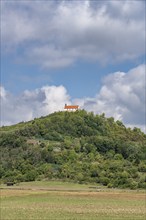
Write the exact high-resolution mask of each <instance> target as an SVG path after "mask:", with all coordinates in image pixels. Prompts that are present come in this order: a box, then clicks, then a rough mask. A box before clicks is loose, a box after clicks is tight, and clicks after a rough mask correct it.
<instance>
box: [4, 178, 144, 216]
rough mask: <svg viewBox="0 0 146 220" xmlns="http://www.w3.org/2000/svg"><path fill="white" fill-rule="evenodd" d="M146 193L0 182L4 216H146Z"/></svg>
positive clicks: (47, 184) (51, 182) (78, 186)
mask: <svg viewBox="0 0 146 220" xmlns="http://www.w3.org/2000/svg"><path fill="white" fill-rule="evenodd" d="M145 205H146V195H145V191H141V190H139V191H138V190H118V189H117V190H116V189H107V188H100V187H99V188H98V187H97V186H95V185H86V184H85V185H82V184H74V183H66V182H58V181H50V182H29V183H21V184H19V185H14V186H11V187H7V186H6V185H1V220H21V219H22V220H31V219H34V220H43V219H44V220H59V219H60V220H114V219H117V220H120V219H127V220H139V219H141V220H145V219H146V212H145V208H146V206H145Z"/></svg>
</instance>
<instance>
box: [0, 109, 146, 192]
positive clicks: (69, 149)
mask: <svg viewBox="0 0 146 220" xmlns="http://www.w3.org/2000/svg"><path fill="white" fill-rule="evenodd" d="M0 132H1V134H0V147H1V166H0V177H1V180H2V181H3V182H6V181H15V182H21V181H34V180H48V179H63V180H68V181H74V182H79V183H88V182H90V183H95V184H101V185H104V186H108V187H118V188H131V189H136V188H146V180H145V173H146V135H145V134H144V133H143V132H141V130H140V129H138V128H134V129H130V128H126V127H125V126H124V124H123V123H122V122H121V121H114V118H112V117H111V118H106V117H105V116H104V114H102V115H94V114H93V113H87V112H86V111H85V110H79V111H76V112H56V113H53V114H50V115H48V116H46V117H41V118H37V119H34V120H32V121H29V122H26V123H24V122H21V123H19V124H17V125H13V126H3V127H1V128H0Z"/></svg>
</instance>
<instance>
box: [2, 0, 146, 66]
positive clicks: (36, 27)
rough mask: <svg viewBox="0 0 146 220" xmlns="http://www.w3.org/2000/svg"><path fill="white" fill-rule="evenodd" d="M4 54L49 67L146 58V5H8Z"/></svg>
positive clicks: (4, 19)
mask: <svg viewBox="0 0 146 220" xmlns="http://www.w3.org/2000/svg"><path fill="white" fill-rule="evenodd" d="M2 9H3V10H2V20H1V27H2V46H3V47H2V51H3V52H13V53H14V51H15V55H16V57H18V52H19V57H20V58H21V59H22V60H25V62H31V63H34V64H39V65H40V66H41V67H43V68H61V67H66V66H69V65H72V64H74V63H75V62H76V61H77V60H78V59H81V60H85V61H90V60H91V61H95V62H100V63H102V64H106V63H109V62H122V61H125V60H135V59H137V58H138V57H139V56H141V55H143V54H144V52H145V51H144V48H145V47H144V43H145V19H144V17H145V11H144V1H126V0H125V1H122V2H121V1H102V2H101V1H45V2H42V1H35V2H34V1H31V2H30V1H29V2H28V1H22V2H18V1H13V2H11V1H9V2H7V1H6V2H5V1H4V2H2Z"/></svg>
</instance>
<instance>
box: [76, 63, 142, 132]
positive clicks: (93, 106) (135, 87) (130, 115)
mask: <svg viewBox="0 0 146 220" xmlns="http://www.w3.org/2000/svg"><path fill="white" fill-rule="evenodd" d="M145 69H146V66H145V65H139V66H138V67H136V68H133V69H131V70H130V71H129V72H127V73H124V72H115V73H111V74H109V75H108V76H106V77H105V78H104V80H103V85H102V87H101V89H100V92H99V93H98V94H97V95H96V96H95V97H94V98H85V99H84V100H83V99H82V100H80V99H78V100H77V102H78V103H81V105H82V108H84V109H86V110H88V111H93V112H95V113H97V114H101V113H103V112H104V113H105V114H106V116H107V117H111V116H112V117H114V118H115V119H116V120H121V121H123V122H124V123H125V124H126V125H128V126H131V127H134V126H136V125H137V126H138V127H140V128H142V129H143V130H144V127H145V114H146V112H145V110H146V108H145Z"/></svg>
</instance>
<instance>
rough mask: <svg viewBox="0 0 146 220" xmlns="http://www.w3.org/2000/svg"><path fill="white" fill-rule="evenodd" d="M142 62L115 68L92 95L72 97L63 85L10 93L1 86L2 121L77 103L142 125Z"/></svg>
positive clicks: (35, 115)
mask: <svg viewBox="0 0 146 220" xmlns="http://www.w3.org/2000/svg"><path fill="white" fill-rule="evenodd" d="M145 68H146V66H145V65H139V66H137V67H135V68H133V69H131V70H129V71H128V72H127V73H125V72H115V73H111V74H109V75H107V76H106V77H105V78H104V79H103V85H102V86H101V89H100V91H99V93H97V94H96V96H95V97H87V98H84V99H83V98H82V99H74V100H72V99H71V97H70V96H69V94H68V92H67V90H66V89H65V87H64V86H44V87H42V88H39V89H35V90H32V91H29V90H26V91H24V92H23V94H22V95H20V96H13V95H12V94H10V93H8V92H7V91H6V90H5V89H4V88H2V90H1V91H2V92H1V104H2V108H1V119H2V124H5V125H6V124H14V123H17V122H20V121H28V120H31V119H33V118H35V117H40V116H43V115H48V114H50V113H52V112H54V111H62V110H63V107H64V104H65V103H68V104H71V103H75V104H79V105H80V107H81V109H82V108H83V109H85V110H87V111H92V112H94V113H96V114H102V113H103V112H104V113H105V115H106V116H107V117H114V118H115V119H116V120H121V121H123V122H124V124H125V125H127V126H130V127H135V126H137V127H139V128H141V129H142V130H143V131H144V129H145V124H144V123H145Z"/></svg>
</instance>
